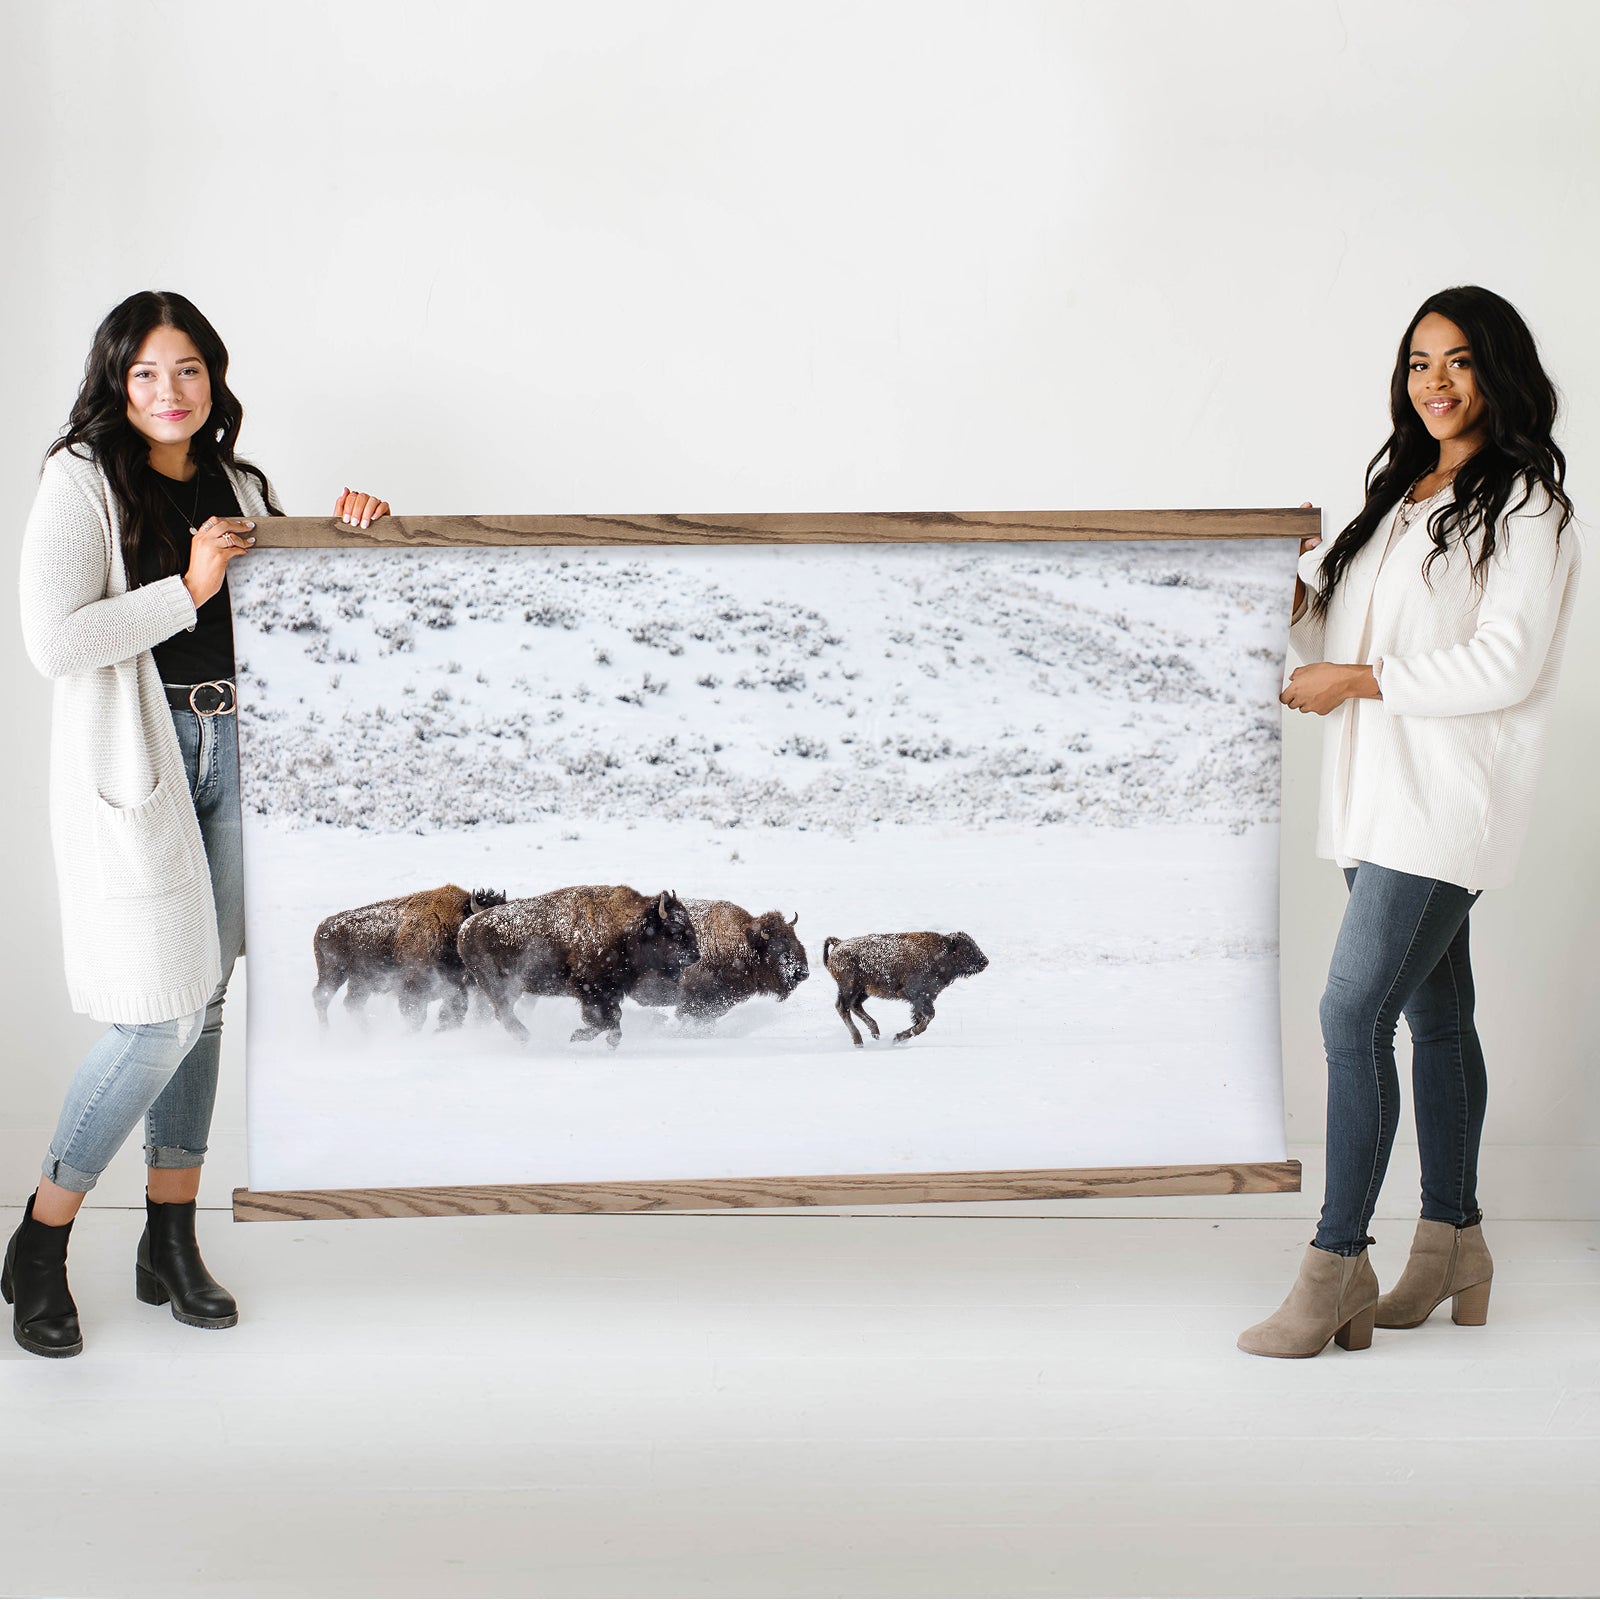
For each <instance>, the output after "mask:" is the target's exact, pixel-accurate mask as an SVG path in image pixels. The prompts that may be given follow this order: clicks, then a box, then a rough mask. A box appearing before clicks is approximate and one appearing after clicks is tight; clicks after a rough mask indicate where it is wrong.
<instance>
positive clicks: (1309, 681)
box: [1278, 661, 1383, 717]
mask: <svg viewBox="0 0 1600 1600" xmlns="http://www.w3.org/2000/svg"><path fill="white" fill-rule="evenodd" d="M1278 698H1279V700H1281V701H1282V702H1283V703H1284V705H1286V706H1288V707H1289V709H1290V710H1291V711H1312V712H1315V713H1316V715H1317V716H1319V717H1325V716H1327V714H1328V713H1329V712H1330V711H1337V710H1338V709H1339V707H1340V706H1342V705H1343V704H1344V703H1345V701H1346V700H1381V699H1382V698H1383V696H1382V695H1381V694H1380V693H1379V692H1378V680H1377V679H1376V678H1375V677H1374V676H1373V674H1372V668H1371V667H1357V666H1340V665H1339V664H1338V663H1336V662H1333V661H1316V662H1313V663H1312V664H1311V665H1310V666H1309V667H1296V668H1295V669H1294V671H1293V672H1291V673H1290V674H1289V682H1288V684H1287V685H1286V687H1285V688H1284V691H1283V693H1282V694H1280V695H1279V696H1278Z"/></svg>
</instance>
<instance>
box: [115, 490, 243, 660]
mask: <svg viewBox="0 0 1600 1600" xmlns="http://www.w3.org/2000/svg"><path fill="white" fill-rule="evenodd" d="M144 470H145V472H146V473H147V474H149V476H150V478H151V479H153V480H154V485H155V487H156V488H157V490H158V491H159V492H158V493H157V496H156V498H157V499H158V500H159V501H160V504H161V510H162V515H163V516H164V518H165V519H166V520H165V528H166V532H167V535H168V537H170V538H173V539H176V540H177V543H178V549H179V550H180V551H181V552H182V555H181V558H180V559H179V561H178V563H177V565H176V566H175V565H173V561H172V556H171V554H170V553H169V552H168V551H167V549H166V548H165V546H164V545H163V543H162V541H161V540H160V539H159V538H156V537H153V536H152V535H150V534H146V535H145V536H144V537H142V538H141V539H140V540H139V581H140V583H158V582H160V580H161V579H162V578H171V577H175V576H177V575H178V574H180V573H183V572H187V571H188V569H189V540H190V537H191V536H190V532H189V530H190V529H191V528H198V527H199V526H200V524H201V523H202V522H204V521H205V520H206V518H207V517H237V516H242V515H243V513H242V512H241V511H240V510H239V501H238V498H237V497H236V496H235V494H234V492H233V486H232V485H231V484H230V483H229V482H228V480H227V479H226V478H225V477H223V475H222V474H221V473H220V472H212V471H207V470H206V469H205V468H203V467H202V468H201V470H200V474H199V476H198V477H195V478H191V479H190V480H189V481H188V482H187V483H179V482H178V481H177V479H175V478H168V477H165V476H163V475H162V474H161V473H159V472H157V471H156V469H155V468H154V467H151V466H146V467H145V469H144ZM191 518H192V520H191ZM152 654H153V655H154V656H155V658H156V670H157V671H158V672H160V674H161V681H162V682H163V683H210V682H212V681H213V680H215V679H217V678H231V677H232V676H233V612H232V611H231V610H230V608H229V603H228V580H227V579H226V578H224V579H223V580H222V587H221V588H220V589H219V590H218V591H217V592H216V593H215V594H214V595H212V597H211V598H210V599H209V600H207V601H206V603H205V604H204V605H203V606H201V607H200V609H199V611H198V612H197V613H196V614H195V626H194V629H193V631H192V632H191V631H190V630H188V629H186V628H184V629H179V631H178V632H177V633H175V634H173V635H172V637H171V638H170V639H163V640H162V641H161V643H160V644H158V645H157V646H156V647H155V649H154V651H153V652H152Z"/></svg>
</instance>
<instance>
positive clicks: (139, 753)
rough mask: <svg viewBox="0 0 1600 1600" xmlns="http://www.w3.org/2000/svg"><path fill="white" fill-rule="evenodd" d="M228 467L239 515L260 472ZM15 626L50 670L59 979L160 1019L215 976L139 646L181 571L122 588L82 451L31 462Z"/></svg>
mask: <svg viewBox="0 0 1600 1600" xmlns="http://www.w3.org/2000/svg"><path fill="white" fill-rule="evenodd" d="M228 476H229V481H230V482H231V483H232V485H233V490H234V493H235V494H236V495H237V496H238V498H239V505H240V507H241V509H242V510H243V511H244V513H245V515H246V516H251V517H258V516H265V515H267V514H268V512H267V506H266V504H265V502H264V501H263V499H262V496H261V491H260V488H259V486H258V485H257V484H256V482H255V480H254V479H253V478H250V477H248V476H247V475H245V474H243V473H238V472H230V473H229V475H228ZM21 590H22V593H21V599H22V635H23V642H24V643H25V645H26V646H27V651H28V656H29V658H30V659H31V660H32V662H33V664H34V665H35V666H36V667H37V668H38V669H39V671H40V672H42V673H44V675H45V676H46V677H48V678H53V679H54V680H55V699H54V705H53V713H52V724H51V739H50V838H51V843H52V844H53V846H54V848H55V859H56V879H57V884H58V887H59V890H60V894H61V932H62V942H63V945H64V946H65V953H66V967H67V990H68V994H69V995H70V997H71V1001H72V1008H73V1010H74V1011H84V1012H87V1013H88V1014H89V1015H90V1016H91V1017H96V1018H98V1019H99V1020H100V1021H102V1022H122V1023H140V1022H163V1021H166V1020H167V1019H169V1018H172V1017H186V1016H191V1015H193V1014H194V1013H195V1012H196V1011H198V1010H200V1009H201V1007H203V1006H204V1005H205V1004H206V1002H207V1001H208V1000H209V999H210V997H211V993H212V991H213V990H214V989H215V988H216V986H217V982H218V980H219V979H220V977H221V975H222V965H221V960H220V957H219V954H218V947H217V914H216V907H215V905H214V904H213V902H212V898H211V878H210V874H209V872H208V871H207V868H206V857H205V847H204V845H203V844H202V843H201V839H200V825H199V823H198V821H197V820H196V818H195V812H194V805H193V802H192V801H191V799H190V796H189V789H188V778H187V775H186V773H185V771H184V765H183V757H182V754H181V753H180V752H179V749H178V739H177V735H176V733H175V732H174V731H173V726H172V713H171V711H170V710H169V709H168V707H167V701H166V696H165V694H164V693H163V692H162V688H161V679H160V675H159V674H158V673H157V671H156V664H155V660H154V658H153V657H152V656H151V654H150V647H151V646H152V645H154V644H158V643H159V642H160V641H161V640H163V639H166V638H168V637H170V636H171V635H172V634H174V633H177V632H178V631H179V630H180V629H183V628H191V627H193V626H194V621H195V608H194V604H193V602H192V601H191V600H190V598H189V591H188V590H187V589H186V588H185V587H184V583H183V579H182V578H181V577H172V578H163V579H162V580H161V581H160V582H159V583H152V584H146V585H144V586H143V587H140V588H137V589H134V590H132V591H131V592H130V591H129V589H128V580H127V574H126V573H125V572H124V570H123V565H122V530H121V522H120V518H119V516H118V514H117V505H116V498H115V496H114V495H113V494H112V492H111V485H110V484H109V483H108V482H107V480H106V478H105V476H104V474H102V473H101V471H100V469H99V468H98V466H96V465H95V463H94V462H93V461H92V460H89V459H86V458H85V457H83V456H79V455H76V454H74V453H73V452H72V451H70V450H60V451H57V453H56V454H55V455H53V456H51V457H50V458H49V460H48V461H47V462H46V463H45V468H44V473H43V475H42V477H41V478H40V481H39V492H38V495H37V497H36V498H35V500H34V503H33V511H32V513H31V514H30V515H29V517H28V526H27V529H26V531H25V532H24V534H23V537H22V582H21Z"/></svg>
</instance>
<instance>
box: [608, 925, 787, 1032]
mask: <svg viewBox="0 0 1600 1600" xmlns="http://www.w3.org/2000/svg"><path fill="white" fill-rule="evenodd" d="M683 905H684V909H685V910H686V911H687V912H688V913H689V920H690V922H691V923H693V925H694V936H695V940H696V942H697V943H698V944H699V946H700V959H699V960H698V961H696V962H695V963H694V964H693V965H692V966H688V967H685V968H683V970H682V971H681V972H676V973H666V972H647V973H645V974H644V976H643V977H641V978H640V980H639V982H638V983H636V984H635V985H634V986H633V987H632V988H631V989H630V990H629V991H628V998H629V999H630V1000H634V1001H636V1002H637V1003H638V1004H639V1005H642V1006H676V1007H677V1008H678V1012H677V1015H678V1020H679V1021H680V1022H681V1021H683V1020H685V1019H686V1018H691V1017H692V1018H694V1019H695V1020H696V1021H700V1022H712V1021H715V1020H716V1019H717V1018H718V1017H722V1016H726V1015H727V1014H728V1012H730V1011H732V1010H733V1008H734V1007H735V1006H736V1005H738V1004H739V1003H740V1002H741V1001H744V1000H749V999H751V998H753V997H754V996H756V995H758V994H772V995H776V996H777V997H778V999H779V1000H787V999H788V998H789V996H790V995H791V994H793V993H794V991H795V990H796V989H797V988H799V986H800V985H801V984H802V983H804V982H805V981H806V979H807V978H809V977H810V976H811V969H810V967H809V966H807V965H806V951H805V946H804V945H803V944H801V943H800V940H799V939H798V938H797V937H796V935H795V931H794V927H795V924H796V923H797V922H798V921H799V920H800V913H799V912H796V913H795V914H794V915H793V916H792V917H790V918H788V920H787V921H786V920H785V919H784V916H783V913H782V912H779V911H765V912H763V913H762V914H761V915H760V916H759V917H752V916H751V915H750V913H749V912H748V911H746V910H745V909H744V907H743V906H736V905H735V904H734V903H733V902H732V901H731V900H685V901H684V902H683Z"/></svg>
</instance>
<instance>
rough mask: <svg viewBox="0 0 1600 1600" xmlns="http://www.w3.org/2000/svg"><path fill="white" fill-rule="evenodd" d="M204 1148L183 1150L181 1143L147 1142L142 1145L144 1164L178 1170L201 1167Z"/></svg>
mask: <svg viewBox="0 0 1600 1600" xmlns="http://www.w3.org/2000/svg"><path fill="white" fill-rule="evenodd" d="M205 1160H206V1153H205V1151H204V1150H185V1149H184V1148H183V1147H182V1146H181V1145H170V1144H147V1145H146V1146H145V1147H144V1164H145V1165H146V1166H147V1167H165V1168H175V1169H179V1170H183V1169H187V1168H191V1167H203V1166H204V1165H205Z"/></svg>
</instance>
